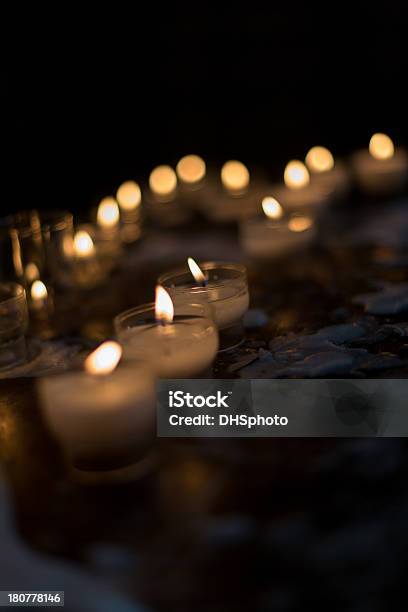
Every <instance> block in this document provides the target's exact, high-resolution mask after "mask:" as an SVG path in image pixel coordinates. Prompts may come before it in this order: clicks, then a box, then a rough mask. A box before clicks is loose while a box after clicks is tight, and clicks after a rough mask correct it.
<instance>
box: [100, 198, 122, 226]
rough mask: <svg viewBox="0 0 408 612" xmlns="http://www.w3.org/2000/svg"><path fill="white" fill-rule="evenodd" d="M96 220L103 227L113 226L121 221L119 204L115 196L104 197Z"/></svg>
mask: <svg viewBox="0 0 408 612" xmlns="http://www.w3.org/2000/svg"><path fill="white" fill-rule="evenodd" d="M96 220H97V222H98V225H100V226H101V227H103V228H112V227H115V225H117V224H118V222H119V206H118V204H117V202H116V200H115V198H112V197H107V198H103V200H102V201H101V202H100V204H99V206H98V212H97V217H96Z"/></svg>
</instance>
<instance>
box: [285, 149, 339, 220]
mask: <svg viewBox="0 0 408 612" xmlns="http://www.w3.org/2000/svg"><path fill="white" fill-rule="evenodd" d="M283 180H284V185H277V186H275V187H274V195H275V196H276V197H277V199H278V200H279V202H280V203H281V204H282V206H284V208H285V210H290V211H300V210H302V209H304V210H308V209H310V210H313V209H318V208H320V207H322V206H324V205H326V204H327V202H328V201H329V197H330V194H329V193H328V192H327V189H325V188H323V187H322V186H321V185H318V184H316V183H315V182H311V180H310V174H309V171H308V169H307V168H306V166H305V164H304V163H303V162H301V161H299V160H297V159H294V160H292V161H290V162H289V163H288V164H287V165H286V167H285V171H284V174H283Z"/></svg>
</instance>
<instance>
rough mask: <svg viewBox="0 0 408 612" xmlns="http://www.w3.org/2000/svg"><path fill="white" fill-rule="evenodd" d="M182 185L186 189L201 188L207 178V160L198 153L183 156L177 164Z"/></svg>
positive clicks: (194, 189)
mask: <svg viewBox="0 0 408 612" xmlns="http://www.w3.org/2000/svg"><path fill="white" fill-rule="evenodd" d="M176 172H177V176H178V179H179V183H180V186H181V187H182V188H184V189H185V190H186V191H196V190H197V189H200V188H201V187H202V185H203V182H204V180H205V174H206V165H205V161H204V160H203V159H202V158H201V157H199V156H198V155H186V156H185V157H182V158H181V159H180V161H179V162H178V164H177V166H176Z"/></svg>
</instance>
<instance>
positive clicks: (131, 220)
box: [116, 181, 142, 244]
mask: <svg viewBox="0 0 408 612" xmlns="http://www.w3.org/2000/svg"><path fill="white" fill-rule="evenodd" d="M116 200H117V202H118V204H119V207H120V217H121V221H122V226H121V229H120V234H121V239H122V240H123V242H126V243H128V244H130V243H132V242H135V241H136V240H138V239H139V238H140V236H141V203H142V192H141V189H140V186H139V185H138V183H136V182H135V181H125V182H124V183H122V184H121V185H120V187H119V188H118V190H117V192H116Z"/></svg>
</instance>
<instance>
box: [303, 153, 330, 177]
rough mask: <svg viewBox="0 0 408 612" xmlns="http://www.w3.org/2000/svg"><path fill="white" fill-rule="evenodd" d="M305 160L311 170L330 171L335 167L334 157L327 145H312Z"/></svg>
mask: <svg viewBox="0 0 408 612" xmlns="http://www.w3.org/2000/svg"><path fill="white" fill-rule="evenodd" d="M305 162H306V165H307V167H308V168H309V170H310V171H311V172H329V170H332V169H333V167H334V157H333V155H332V154H331V152H330V151H329V149H326V147H312V148H311V149H310V151H309V152H308V153H307V155H306V158H305Z"/></svg>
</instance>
